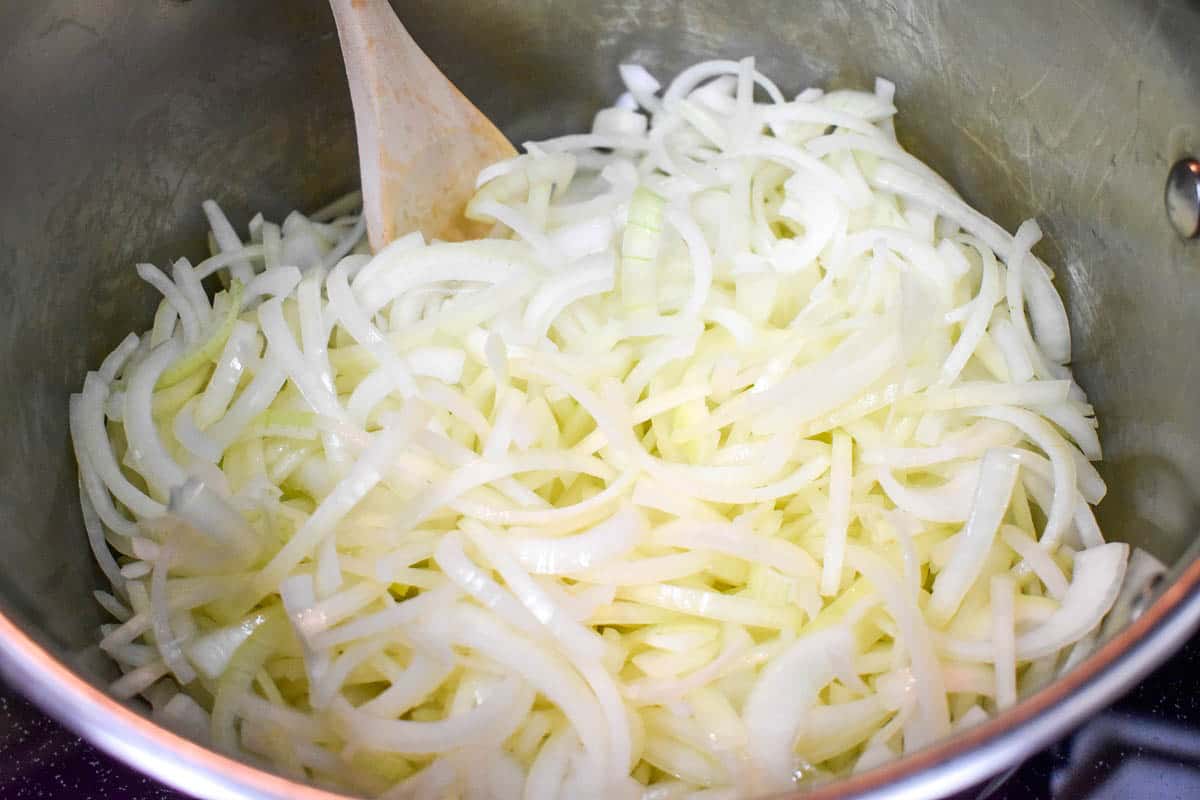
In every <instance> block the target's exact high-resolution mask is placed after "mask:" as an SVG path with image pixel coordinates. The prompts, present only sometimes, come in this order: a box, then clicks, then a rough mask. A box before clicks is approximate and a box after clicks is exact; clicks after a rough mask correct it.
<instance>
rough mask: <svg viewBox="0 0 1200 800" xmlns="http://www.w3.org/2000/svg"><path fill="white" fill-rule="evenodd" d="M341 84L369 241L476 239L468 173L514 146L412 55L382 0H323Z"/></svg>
mask: <svg viewBox="0 0 1200 800" xmlns="http://www.w3.org/2000/svg"><path fill="white" fill-rule="evenodd" d="M330 5H331V6H332V8H333V15H334V19H335V20H336V21H337V29H338V38H339V39H340V41H341V44H342V54H343V56H344V58H345V61H346V75H347V77H348V78H349V80H350V97H351V100H352V101H353V103H354V121H355V126H356V127H357V131H358V159H359V168H360V171H361V176H362V191H363V211H364V213H365V214H366V216H367V232H368V235H369V236H370V240H371V247H372V248H373V249H374V250H375V251H376V252H378V251H379V250H381V249H382V248H383V247H384V246H385V245H387V244H388V243H389V242H391V241H392V240H393V239H395V238H396V237H397V236H402V235H403V234H405V233H409V232H411V231H414V230H420V231H421V232H422V233H423V234H424V235H425V237H426V239H432V238H439V239H448V240H454V241H457V240H461V239H466V238H472V237H475V236H479V235H481V234H482V233H483V230H482V226H480V225H478V224H476V223H471V222H469V221H468V220H466V219H465V218H464V217H463V215H462V211H463V207H464V206H465V205H466V203H467V201H468V200H470V198H471V196H472V194H473V193H474V191H475V177H476V175H477V174H478V173H479V171H480V170H481V169H482V168H483V167H485V166H487V165H488V164H491V163H494V162H496V161H500V160H502V159H505V158H510V157H512V156H513V155H515V153H516V151H515V150H514V149H513V146H512V145H511V144H509V142H508V140H507V139H505V138H504V134H502V133H500V131H499V130H497V128H496V126H495V125H493V124H492V123H491V121H490V120H488V118H487V117H485V116H484V115H483V114H482V113H480V111H479V109H477V108H475V106H474V105H472V104H471V101H470V100H468V99H467V98H466V97H464V96H463V94H462V92H460V91H459V90H458V88H457V87H455V85H454V84H453V83H451V82H450V81H449V80H448V79H447V78H446V76H445V75H443V74H442V72H441V70H439V69H438V68H437V67H436V66H434V64H433V62H432V61H430V60H429V57H428V56H426V55H425V53H423V52H422V51H421V48H420V47H418V46H417V43H416V42H414V41H413V39H412V37H411V36H409V34H408V31H407V30H405V29H404V26H403V25H402V24H401V23H400V20H399V19H397V18H396V14H395V13H394V12H393V11H392V7H391V5H389V4H388V2H387V1H386V0H330Z"/></svg>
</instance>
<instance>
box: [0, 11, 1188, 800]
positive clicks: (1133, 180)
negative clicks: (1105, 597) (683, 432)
mask: <svg viewBox="0 0 1200 800" xmlns="http://www.w3.org/2000/svg"><path fill="white" fill-rule="evenodd" d="M398 5H399V11H400V13H401V16H402V17H403V19H404V20H405V22H406V23H407V24H408V25H409V27H410V29H411V31H412V33H413V35H414V36H415V37H416V39H417V40H418V41H419V42H421V43H422V44H423V45H424V46H425V47H426V49H427V50H428V52H429V53H430V55H431V56H432V57H433V59H434V60H435V61H436V62H437V63H439V64H440V65H441V66H442V67H443V68H444V69H445V70H446V72H447V73H448V74H449V75H450V77H451V78H452V79H453V80H455V81H456V82H457V83H458V84H459V85H460V86H461V87H462V88H463V89H464V91H465V92H466V94H467V95H468V96H470V97H471V98H473V99H474V100H475V101H476V102H477V103H478V104H479V106H480V107H481V108H482V109H483V110H484V111H485V112H486V113H488V114H489V115H490V116H491V117H492V118H493V119H495V120H497V121H498V122H500V123H501V124H502V126H503V127H504V128H505V130H506V131H507V132H508V133H509V134H510V136H512V137H513V138H514V140H516V141H522V140H523V139H524V138H527V137H530V136H535V135H546V134H551V133H555V132H561V131H566V130H573V129H580V128H582V127H584V126H586V125H587V124H588V122H589V121H590V113H591V110H593V109H594V108H595V107H597V105H598V104H599V103H601V102H603V101H604V100H606V99H610V98H612V97H613V96H614V95H615V93H616V92H617V91H618V85H617V82H616V69H615V67H616V65H617V63H619V62H620V61H624V60H635V61H640V62H642V63H645V64H646V65H647V66H649V67H650V68H651V69H652V70H654V71H656V72H658V73H659V74H660V75H665V74H670V73H671V72H672V71H674V70H677V69H679V68H681V67H683V66H685V65H687V64H688V63H690V62H692V61H694V60H697V59H700V58H707V57H713V56H717V55H723V56H727V57H739V56H742V55H745V54H755V55H757V56H759V57H760V65H761V68H762V69H763V70H764V71H765V72H766V73H767V74H770V75H772V76H774V77H776V78H778V79H779V80H780V81H781V82H782V83H783V84H784V86H785V87H786V88H789V89H793V90H795V89H798V88H800V87H802V86H805V85H808V84H810V83H815V84H818V85H826V86H840V85H853V86H864V85H870V83H869V82H870V81H871V79H872V78H873V77H874V76H875V75H884V76H887V77H889V78H891V79H892V80H894V81H895V82H896V84H897V85H898V96H899V102H900V105H901V108H902V114H901V118H900V136H901V139H902V140H903V141H904V142H905V143H906V144H907V145H909V146H910V147H911V148H912V149H913V150H914V151H915V152H916V153H917V154H918V155H920V156H921V157H922V158H925V159H926V160H928V161H929V162H931V163H932V164H933V165H934V166H936V167H937V168H939V169H940V170H941V171H942V172H943V173H944V174H945V175H946V177H947V178H949V179H950V181H951V182H952V183H954V184H955V185H956V186H957V187H959V188H960V189H961V191H962V192H963V194H964V195H965V196H966V197H967V198H968V199H969V200H970V201H972V202H973V203H975V204H976V205H977V206H978V207H979V208H981V209H982V210H983V211H984V212H986V213H988V214H989V215H991V216H993V217H995V218H997V219H998V220H1000V221H1001V222H1002V223H1004V224H1005V225H1006V226H1008V227H1009V228H1013V227H1015V225H1016V224H1017V223H1018V222H1019V221H1020V220H1022V219H1023V218H1025V217H1028V216H1036V217H1037V218H1038V219H1039V220H1040V221H1041V222H1042V224H1043V227H1044V228H1045V230H1046V232H1047V234H1048V238H1049V241H1048V242H1047V243H1046V244H1045V245H1044V246H1043V247H1044V249H1043V250H1042V254H1043V256H1044V257H1045V258H1046V260H1047V261H1049V262H1050V263H1051V264H1052V265H1054V267H1055V269H1056V270H1057V272H1058V285H1059V287H1060V289H1061V291H1062V292H1063V293H1064V295H1065V297H1066V300H1067V304H1068V307H1069V310H1070V313H1071V320H1072V327H1073V334H1074V336H1075V342H1076V366H1077V374H1078V376H1079V379H1080V381H1081V382H1082V384H1083V385H1084V387H1085V388H1086V389H1087V391H1088V394H1089V395H1090V397H1091V399H1092V401H1093V402H1094V404H1095V405H1096V407H1097V409H1098V412H1099V415H1100V419H1101V420H1102V422H1103V427H1102V434H1103V441H1104V447H1105V450H1106V461H1105V463H1104V466H1103V468H1102V470H1103V472H1104V476H1105V478H1106V479H1107V480H1108V483H1109V486H1110V495H1109V497H1108V498H1107V499H1106V500H1105V501H1104V503H1103V505H1102V506H1101V511H1100V520H1101V523H1102V525H1103V526H1104V529H1105V530H1106V531H1107V533H1108V535H1109V536H1110V537H1112V538H1117V539H1124V540H1127V541H1130V542H1132V543H1135V544H1138V545H1141V546H1143V547H1146V548H1148V549H1149V550H1150V551H1151V552H1153V553H1154V554H1156V555H1157V556H1159V557H1160V558H1161V559H1163V560H1164V561H1166V562H1168V563H1170V564H1172V565H1173V569H1172V572H1171V574H1170V576H1169V578H1170V580H1168V581H1166V582H1164V583H1163V585H1162V588H1161V589H1160V590H1159V591H1158V593H1157V594H1156V595H1155V596H1154V597H1152V598H1149V601H1150V602H1148V604H1147V606H1146V610H1145V611H1144V613H1143V614H1142V615H1141V616H1140V618H1138V619H1137V621H1136V622H1134V623H1133V624H1132V625H1130V626H1129V627H1128V628H1126V629H1125V630H1124V631H1123V632H1121V633H1120V634H1118V635H1117V636H1116V637H1115V638H1113V639H1112V640H1111V641H1109V642H1108V643H1107V644H1105V645H1104V646H1103V647H1102V648H1101V649H1100V650H1099V651H1098V652H1097V653H1096V654H1095V655H1094V656H1093V657H1092V658H1091V659H1090V660H1088V661H1087V662H1086V663H1084V664H1083V665H1081V666H1080V667H1078V668H1077V669H1076V670H1074V671H1073V672H1071V673H1070V674H1069V675H1067V676H1066V677H1065V678H1062V679H1060V680H1059V681H1058V682H1056V683H1054V684H1053V685H1051V686H1050V687H1048V688H1046V689H1045V690H1044V691H1042V692H1041V693H1039V694H1037V695H1035V696H1034V697H1032V698H1029V699H1028V700H1026V701H1025V702H1023V703H1021V704H1020V705H1019V706H1018V707H1016V708H1014V709H1012V710H1011V711H1009V712H1007V713H1005V714H1004V715H1002V716H1000V717H999V718H998V719H995V720H993V721H991V722H989V723H987V724H985V725H983V726H981V727H978V728H976V729H973V730H971V731H969V732H968V733H966V734H964V735H962V736H959V737H957V738H956V739H954V740H953V741H948V742H944V743H941V744H940V745H937V746H934V747H932V748H930V749H928V750H926V751H924V752H921V753H918V754H916V755H913V756H910V757H908V758H906V759H904V760H902V761H899V762H897V763H893V764H890V765H887V766H885V767H882V768H880V769H878V770H876V771H874V772H871V773H868V774H866V775H862V776H860V777H857V778H854V779H853V780H850V781H846V782H844V783H840V784H837V785H836V786H830V787H827V788H824V789H821V790H819V791H817V792H815V793H814V794H813V795H812V796H814V797H833V796H840V795H860V796H871V797H876V796H878V797H883V796H887V797H913V798H916V797H921V798H931V797H937V796H940V795H942V794H944V793H946V792H949V791H952V790H955V789H959V788H962V787H964V786H967V785H969V784H971V783H972V782H974V781H976V780H979V779H982V778H985V777H987V776H989V775H991V774H993V773H995V772H997V771H998V770H1001V769H1002V768H1004V767H1006V766H1008V765H1010V764H1012V763H1014V762H1016V761H1017V760H1019V759H1020V758H1021V757H1023V756H1024V755H1026V754H1028V753H1030V752H1032V751H1033V750H1035V749H1037V748H1039V747H1041V746H1043V745H1044V744H1046V743H1047V742H1049V741H1050V740H1052V739H1053V738H1055V737H1057V736H1059V735H1061V734H1063V733H1064V732H1065V731H1067V730H1068V729H1069V728H1070V727H1071V726H1072V725H1073V724H1075V723H1078V722H1079V721H1081V720H1082V719H1083V718H1084V717H1086V716H1087V715H1088V714H1090V713H1092V712H1094V711H1096V710H1097V709H1099V708H1100V707H1102V706H1103V705H1104V704H1106V703H1107V702H1109V701H1111V700H1113V699H1114V698H1115V697H1117V696H1118V695H1119V694H1120V693H1121V692H1122V691H1124V690H1126V689H1128V688H1129V687H1130V686H1131V685H1133V684H1134V683H1135V682H1136V681H1137V680H1138V679H1139V678H1140V677H1142V676H1143V675H1144V674H1145V673H1146V672H1147V671H1148V670H1150V669H1151V668H1152V667H1153V666H1154V665H1156V664H1157V663H1159V662H1160V661H1162V660H1163V659H1164V658H1166V657H1167V656H1168V655H1169V654H1170V653H1171V651H1172V650H1173V649H1174V648H1175V647H1176V646H1177V645H1178V644H1179V643H1180V642H1181V641H1183V640H1184V639H1185V638H1186V637H1187V636H1188V635H1189V634H1190V633H1191V632H1192V631H1193V629H1194V628H1195V627H1196V624H1197V621H1200V592H1197V591H1196V590H1195V586H1196V584H1197V583H1200V563H1198V562H1197V561H1196V559H1195V556H1196V552H1197V551H1196V548H1194V547H1191V546H1190V545H1191V543H1192V541H1193V538H1194V535H1195V532H1196V531H1197V522H1198V518H1200V414H1197V413H1196V410H1195V398H1196V397H1197V396H1200V364H1197V362H1194V361H1193V360H1192V348H1193V347H1195V342H1196V341H1197V340H1198V339H1200V312H1198V311H1197V309H1196V308H1194V307H1193V305H1194V304H1197V303H1200V244H1191V243H1187V242H1184V241H1182V240H1180V239H1179V238H1178V237H1177V236H1176V235H1175V234H1174V233H1172V231H1171V229H1170V227H1169V225H1168V223H1167V220H1166V217H1165V215H1164V214H1163V212H1162V207H1161V199H1160V198H1161V193H1162V188H1163V181H1164V180H1165V178H1166V175H1167V172H1168V168H1169V166H1170V165H1171V163H1172V162H1173V161H1174V160H1175V158H1176V157H1178V156H1181V155H1183V154H1184V153H1185V152H1187V151H1189V150H1191V149H1193V148H1196V149H1200V129H1198V128H1197V127H1196V125H1197V124H1198V123H1200V92H1198V91H1197V89H1196V85H1197V82H1196V73H1197V72H1198V71H1200V54H1197V52H1196V49H1195V43H1196V42H1197V41H1200V10H1198V9H1197V8H1196V7H1195V6H1194V5H1192V4H1183V5H1180V6H1168V5H1166V4H1163V3H1152V2H1125V1H1124V0H1079V1H1077V2H1073V3H1066V2H1040V1H1039V0H1020V1H1019V2H1006V3H993V2H989V0H972V2H963V1H962V0H928V1H927V2H918V0H878V1H877V2H862V3H847V2H842V0H811V1H809V2H801V1H800V0H778V1H777V2H756V1H755V0H748V2H742V3H737V4H727V3H724V2H720V1H719V0H693V1H692V2H686V1H684V0H676V1H666V0H664V1H661V2H650V1H649V0H645V1H643V0H599V1H594V2H589V1H588V0H558V1H552V0H538V1H537V2H519V1H518V0H498V1H497V2H491V3H487V4H480V3H474V2H471V0H415V1H414V2H407V3H400V4H398ZM0 75H3V76H4V77H5V80H3V81H0V287H2V291H0V386H2V387H3V388H2V391H3V399H4V402H5V405H6V408H7V414H6V415H5V418H4V421H3V423H0V448H2V451H3V454H4V457H3V459H0V531H3V533H2V534H0V536H2V537H3V538H2V540H0V541H2V545H0V552H2V553H3V557H2V558H0V610H2V615H0V671H2V672H3V674H4V675H5V677H6V678H7V679H8V680H9V681H11V682H13V683H15V684H16V685H18V686H19V687H21V688H22V689H23V690H24V691H25V692H26V693H28V694H29V695H30V696H31V697H32V698H33V699H34V700H35V701H37V702H38V703H39V704H41V705H42V707H44V708H45V709H46V710H47V711H49V712H50V713H52V714H54V715H55V716H57V717H58V718H59V719H61V720H62V721H63V722H65V723H66V724H68V725H70V726H71V727H73V728H75V729H76V730H77V731H79V732H80V733H82V734H83V735H84V736H86V737H88V738H89V739H91V740H92V741H94V742H95V743H96V744H98V745H99V746H100V747H102V748H104V749H105V750H108V751H109V752H111V753H113V754H114V755H116V756H118V757H120V758H122V759H124V760H126V761H129V762H130V763H133V764H135V765H136V766H138V767H140V768H142V769H144V770H145V771H147V772H149V773H151V774H152V775H154V776H156V777H158V778H160V779H162V780H164V781H166V782H167V783H170V784H173V785H175V786H178V787H180V788H182V789H185V790H186V791H188V792H190V793H192V794H196V795H199V796H202V797H212V798H217V797H220V798H233V797H254V798H317V797H330V795H327V794H323V793H321V792H319V791H317V790H315V789H310V788H305V787H301V786H298V785H296V784H293V783H291V782H289V781H286V780H284V779H281V778H277V777H274V776H271V775H268V774H266V773H263V772H259V771H256V770H254V769H252V768H250V767H247V766H244V765H242V764H239V763H237V762H234V761H231V760H228V759H226V758H224V757H222V756H218V755H216V754H214V753H212V752H209V751H206V750H204V749H202V748H200V747H198V746H196V745H194V744H191V743H189V742H186V741H184V740H182V739H180V738H178V737H177V736H175V735H173V734H171V733H168V732H167V731H165V730H162V729H160V728H158V727H156V726H155V725H154V724H153V723H151V722H150V721H148V720H147V718H146V717H145V716H144V715H143V713H142V711H141V710H140V709H138V708H135V707H131V706H126V705H123V704H121V703H118V702H116V701H114V700H112V699H110V698H108V697H106V696H105V694H104V693H103V691H102V689H101V688H100V687H103V686H104V685H105V684H106V683H107V682H108V681H109V680H111V678H112V677H113V669H112V667H111V665H109V664H108V663H107V662H106V661H105V659H104V658H103V657H102V656H101V654H100V653H99V652H98V650H97V648H96V646H95V642H96V634H95V631H96V627H97V625H98V624H99V623H100V622H101V615H100V612H99V609H98V608H97V607H96V606H95V604H94V603H93V601H92V598H91V594H90V592H91V590H92V589H93V588H95V587H97V586H99V585H100V583H101V578H100V576H99V573H98V572H97V570H96V569H95V568H94V566H93V564H92V559H91V556H90V554H89V553H88V549H87V546H86V544H85V541H84V537H83V533H82V531H81V525H80V521H79V518H78V512H77V494H76V483H75V472H74V467H73V463H72V459H71V456H70V451H69V447H68V443H67V431H66V398H67V394H68V393H69V392H70V391H73V390H75V389H76V388H77V387H78V386H79V384H80V379H81V377H82V375H83V374H84V371H85V370H86V369H87V368H88V367H89V366H94V365H95V364H96V363H98V360H99V358H100V357H101V355H102V354H103V353H105V352H107V351H108V350H109V349H111V348H112V347H113V346H114V345H115V344H116V342H117V341H118V340H119V339H120V337H121V336H122V335H123V334H124V333H125V332H126V331H128V330H129V329H130V328H134V327H144V325H145V324H146V323H147V322H148V321H149V319H150V314H151V309H152V306H151V293H150V291H149V290H147V289H145V288H143V287H141V286H139V284H138V281H137V280H136V277H135V275H134V273H133V270H132V269H131V268H130V267H131V265H132V264H133V263H134V262H135V261H136V260H157V261H159V262H162V261H163V260H164V259H165V258H166V257H168V256H175V255H179V254H196V253H197V252H198V251H199V250H200V247H201V244H202V238H201V237H202V236H203V230H204V228H203V222H202V217H201V214H200V211H199V205H200V201H201V200H202V199H204V198H206V197H210V196H213V197H218V198H220V199H221V200H222V202H223V203H224V204H225V206H226V208H228V209H230V210H231V211H232V212H233V213H234V215H235V217H236V218H239V220H240V221H241V222H244V221H245V218H246V215H247V214H248V213H249V212H250V211H251V210H252V209H265V210H267V211H269V212H273V213H274V214H275V215H276V216H281V215H282V214H283V213H285V212H286V211H287V210H288V207H287V206H286V205H285V204H286V203H296V204H299V205H300V206H301V207H304V208H312V207H315V206H316V205H318V204H319V203H320V202H321V201H322V200H323V199H328V198H330V197H332V196H333V195H334V194H336V193H337V192H339V191H342V190H345V189H347V188H348V187H350V186H351V185H352V184H353V183H354V180H355V171H356V163H355V153H354V136H353V131H352V120H351V115H350V101H349V95H348V92H347V90H346V85H345V79H344V77H343V73H342V65H341V60H340V56H339V53H338V44H337V36H336V35H335V32H334V27H333V22H332V18H331V16H330V14H329V12H328V10H327V8H326V6H325V3H324V0H303V1H301V0H288V2H283V1H282V0H278V1H277V2H266V0H252V1H248V2H241V3H233V2H223V3H221V2H215V0H194V2H184V1H183V0H145V2H139V3H126V2H117V0H86V2H85V1H84V0H47V1H43V2H32V0H30V1H29V2H9V3H5V4H3V7H0Z"/></svg>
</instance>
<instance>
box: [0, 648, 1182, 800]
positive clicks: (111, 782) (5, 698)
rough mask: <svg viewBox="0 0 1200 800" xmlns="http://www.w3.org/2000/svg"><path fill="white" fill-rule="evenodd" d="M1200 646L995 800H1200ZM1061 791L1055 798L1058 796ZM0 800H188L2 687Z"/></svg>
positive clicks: (989, 794) (994, 794) (991, 798)
mask: <svg viewBox="0 0 1200 800" xmlns="http://www.w3.org/2000/svg"><path fill="white" fill-rule="evenodd" d="M1198 690H1200V636H1197V637H1195V638H1193V639H1192V641H1191V642H1189V643H1188V644H1187V646H1186V647H1184V649H1183V650H1182V651H1181V652H1180V653H1179V654H1178V655H1176V656H1175V657H1174V658H1173V659H1171V660H1170V661H1169V662H1167V663H1166V664H1165V665H1163V666H1162V667H1160V668H1159V669H1158V671H1156V672H1155V673H1154V674H1153V675H1151V676H1150V677H1149V678H1148V679H1147V680H1145V681H1144V682H1143V683H1142V684H1141V685H1139V686H1138V687H1137V688H1136V689H1134V690H1133V691H1132V692H1130V694H1129V695H1128V696H1126V697H1125V698H1123V699H1121V700H1120V701H1118V702H1117V703H1116V705H1115V706H1114V707H1113V708H1112V709H1111V710H1110V711H1108V712H1105V713H1104V714H1101V715H1098V716H1097V718H1096V720H1095V721H1093V723H1092V724H1091V726H1090V727H1089V726H1086V725H1085V726H1084V728H1083V732H1082V733H1081V734H1080V735H1076V736H1074V737H1072V738H1070V739H1068V740H1064V741H1063V742H1060V743H1059V744H1056V745H1054V746H1053V747H1050V748H1048V749H1047V750H1045V751H1043V752H1041V753H1039V754H1037V755H1035V756H1034V757H1033V758H1031V759H1030V760H1029V761H1027V762H1026V763H1025V764H1024V765H1022V766H1021V767H1020V768H1019V769H1018V770H1016V772H1015V773H1014V774H1013V775H1012V776H1011V777H1009V778H1008V779H1007V780H1005V781H1004V782H1003V783H1002V784H1000V785H999V786H998V787H997V788H995V789H991V787H986V788H984V789H979V790H975V791H974V792H972V793H970V794H967V795H964V797H975V798H983V797H986V798H988V800H1036V799H1037V798H1052V797H1053V798H1063V800H1083V799H1084V798H1087V800H1101V798H1103V799H1104V800H1109V798H1111V799H1112V800H1118V799H1120V800H1124V799H1125V798H1134V797H1136V798H1140V799H1141V800H1183V799H1184V798H1195V797H1200V691H1198ZM1055 789H1057V792H1056V791H1055ZM0 797H3V798H5V800H58V799H59V798H73V799H74V800H108V799H109V798H126V799H127V800H187V798H186V796H185V795H183V794H181V793H179V792H175V791H173V790H171V789H167V788H166V787H164V786H162V785H161V784H159V783H157V782H155V781H153V780H151V779H149V778H146V777H144V776H142V775H141V774H139V773H138V772H137V771H135V770H133V769H131V768H130V767H127V766H125V765H123V764H121V763H119V762H117V761H115V760H114V759H112V758H109V757H108V756H106V755H104V754H102V753H99V752H98V751H96V750H95V749H94V748H92V747H91V746H90V745H88V744H87V743H85V742H83V741H82V740H81V739H80V738H79V737H77V736H75V735H74V734H72V733H70V732H69V731H67V730H66V729H64V728H63V727H62V726H60V725H58V724H57V723H56V722H54V721H52V720H51V719H50V718H48V717H47V716H45V715H44V714H42V713H41V712H40V711H38V710H37V709H36V708H35V707H33V706H32V705H30V704H29V703H28V702H27V701H26V700H24V699H23V698H22V697H21V696H20V695H19V694H17V693H16V692H14V691H13V690H11V689H9V688H7V687H3V686H0Z"/></svg>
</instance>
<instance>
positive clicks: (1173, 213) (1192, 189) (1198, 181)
mask: <svg viewBox="0 0 1200 800" xmlns="http://www.w3.org/2000/svg"><path fill="white" fill-rule="evenodd" d="M1164 201H1165V203H1166V206H1167V219H1169V220H1171V226H1172V227H1174V228H1175V230H1176V231H1177V232H1178V233H1179V235H1180V236H1182V237H1183V238H1185V239H1192V238H1195V237H1196V236H1197V235H1200V161H1197V160H1196V159H1194V158H1181V159H1180V160H1179V161H1176V162H1175V166H1173V167H1171V172H1170V174H1168V175H1167V189H1166V192H1165V193H1164Z"/></svg>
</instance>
